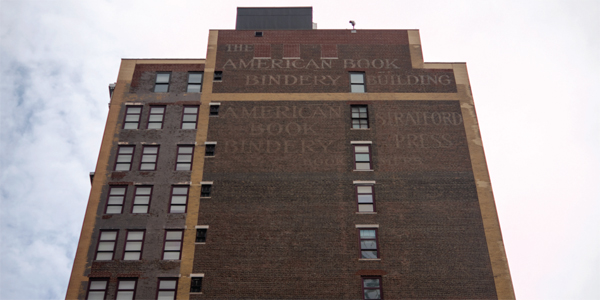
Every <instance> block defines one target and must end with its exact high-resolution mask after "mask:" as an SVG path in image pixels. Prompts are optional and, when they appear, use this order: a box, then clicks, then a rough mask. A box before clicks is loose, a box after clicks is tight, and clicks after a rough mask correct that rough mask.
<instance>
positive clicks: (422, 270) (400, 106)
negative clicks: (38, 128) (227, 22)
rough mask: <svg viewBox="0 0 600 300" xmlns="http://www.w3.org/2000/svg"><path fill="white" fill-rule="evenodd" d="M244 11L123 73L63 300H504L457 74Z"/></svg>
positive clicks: (375, 42) (498, 242)
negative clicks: (186, 51)
mask: <svg viewBox="0 0 600 300" xmlns="http://www.w3.org/2000/svg"><path fill="white" fill-rule="evenodd" d="M312 28H313V23H312V8H306V7H305V8H261V9H251V8H240V9H238V21H237V26H236V30H211V31H210V35H209V42H208V51H207V58H206V59H123V60H122V63H121V68H120V70H119V75H118V79H117V82H116V84H115V85H113V86H111V102H110V111H109V114H108V120H107V124H106V129H105V133H104V137H103V141H102V146H101V149H100V155H99V158H98V163H97V167H96V170H95V172H94V176H93V177H92V189H91V193H90V199H89V204H88V208H87V212H86V216H85V220H84V224H83V229H82V233H81V238H80V242H79V246H78V249H77V254H76V258H75V262H74V266H73V272H72V275H71V281H70V283H69V288H68V292H67V299H156V298H158V299H512V298H514V293H513V289H512V283H511V279H510V273H509V270H508V264H507V261H506V255H505V253H504V246H503V244H502V237H501V233H500V227H499V224H498V218H497V214H496V210H495V205H494V199H493V195H492V190H491V185H490V180H489V176H488V171H487V167H486V162H485V157H484V153H483V148H482V144H481V139H480V136H479V130H478V125H477V118H476V115H475V110H474V106H473V98H472V95H471V89H470V86H469V81H468V76H467V70H466V66H465V64H464V63H424V62H423V58H422V54H421V45H420V39H419V32H418V31H417V30H362V29H357V30H316V29H312Z"/></svg>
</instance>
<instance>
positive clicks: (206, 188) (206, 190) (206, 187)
mask: <svg viewBox="0 0 600 300" xmlns="http://www.w3.org/2000/svg"><path fill="white" fill-rule="evenodd" d="M211 191H212V184H203V185H201V188H200V197H210V192H211Z"/></svg>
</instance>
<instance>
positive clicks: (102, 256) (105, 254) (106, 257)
mask: <svg viewBox="0 0 600 300" xmlns="http://www.w3.org/2000/svg"><path fill="white" fill-rule="evenodd" d="M111 259H112V252H98V255H96V260H111Z"/></svg>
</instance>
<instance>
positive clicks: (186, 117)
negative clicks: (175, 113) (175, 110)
mask: <svg viewBox="0 0 600 300" xmlns="http://www.w3.org/2000/svg"><path fill="white" fill-rule="evenodd" d="M196 117H197V116H196V115H183V121H184V122H196Z"/></svg>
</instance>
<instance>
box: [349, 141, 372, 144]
mask: <svg viewBox="0 0 600 300" xmlns="http://www.w3.org/2000/svg"><path fill="white" fill-rule="evenodd" d="M350 144H352V145H354V144H359V145H360V144H373V142H371V141H351V142H350Z"/></svg>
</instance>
